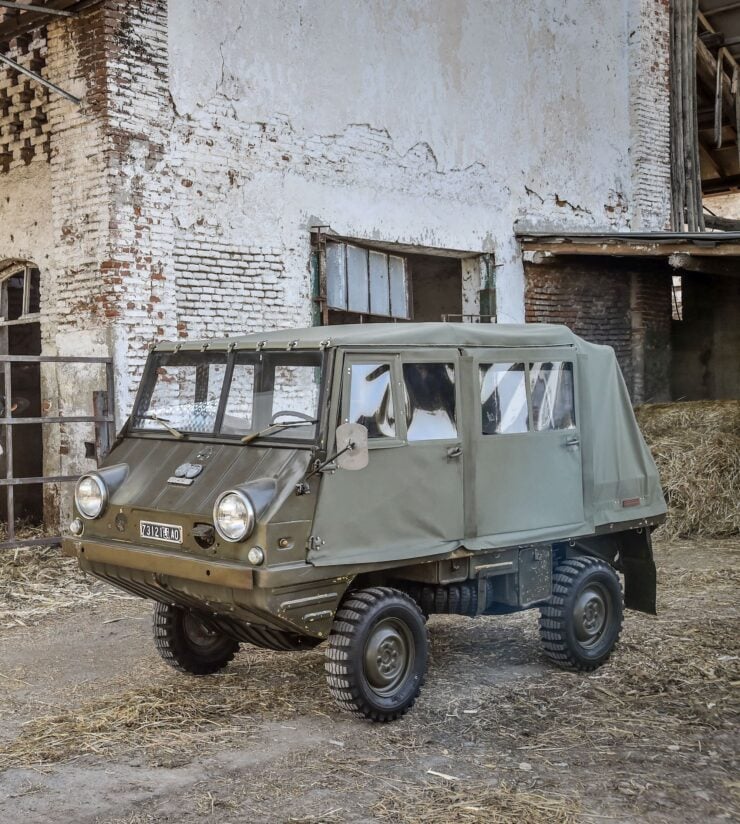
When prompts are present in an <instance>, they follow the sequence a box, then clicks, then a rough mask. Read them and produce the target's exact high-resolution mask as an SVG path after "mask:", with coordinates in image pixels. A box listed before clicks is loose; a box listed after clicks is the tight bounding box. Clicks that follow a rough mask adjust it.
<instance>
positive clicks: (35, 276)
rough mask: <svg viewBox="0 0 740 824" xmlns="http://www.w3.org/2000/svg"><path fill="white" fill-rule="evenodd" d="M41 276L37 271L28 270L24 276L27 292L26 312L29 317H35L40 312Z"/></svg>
mask: <svg viewBox="0 0 740 824" xmlns="http://www.w3.org/2000/svg"><path fill="white" fill-rule="evenodd" d="M40 279H41V275H40V272H39V270H38V269H29V270H28V273H27V274H26V280H27V281H28V282H27V284H26V290H27V291H28V306H26V312H27V313H28V314H29V315H37V314H38V313H39V312H40V311H41V291H40V283H39V281H40Z"/></svg>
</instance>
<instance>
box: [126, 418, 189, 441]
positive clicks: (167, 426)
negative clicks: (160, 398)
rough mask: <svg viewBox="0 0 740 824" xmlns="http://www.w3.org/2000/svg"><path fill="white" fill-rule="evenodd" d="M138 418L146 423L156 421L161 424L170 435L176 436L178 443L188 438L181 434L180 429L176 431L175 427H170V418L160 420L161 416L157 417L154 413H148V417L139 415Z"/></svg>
mask: <svg viewBox="0 0 740 824" xmlns="http://www.w3.org/2000/svg"><path fill="white" fill-rule="evenodd" d="M136 417H137V418H141V419H142V420H145V421H156V422H157V423H161V424H162V426H163V427H164V428H165V429H166V430H167V431H168V432H169V433H170V434H172V435H174V436H175V437H176V438H177V439H178V441H182V440H184V439H185V438H186V437H187V436H186V435H185V434H184V433H182V432H180V430H179V429H175V427H174V426H170V422H169V419H168V418H160V417H159V415H155V414H154V412H147V414H146V415H137V416H136Z"/></svg>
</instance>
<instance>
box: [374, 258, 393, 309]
mask: <svg viewBox="0 0 740 824" xmlns="http://www.w3.org/2000/svg"><path fill="white" fill-rule="evenodd" d="M390 312H391V301H390V292H389V291H388V255H384V254H383V253H382V252H372V251H371V252H370V314H372V315H389V314H390Z"/></svg>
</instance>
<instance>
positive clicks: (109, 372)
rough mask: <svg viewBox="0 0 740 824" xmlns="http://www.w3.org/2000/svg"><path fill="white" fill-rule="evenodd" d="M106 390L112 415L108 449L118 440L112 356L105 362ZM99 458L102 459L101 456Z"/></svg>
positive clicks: (107, 412)
mask: <svg viewBox="0 0 740 824" xmlns="http://www.w3.org/2000/svg"><path fill="white" fill-rule="evenodd" d="M105 391H106V394H107V396H108V408H107V409H106V410H105V411H106V414H107V415H109V417H110V422H109V423H108V450H110V448H111V446H112V445H113V443H114V441H115V440H116V387H115V384H114V377H113V360H112V359H111V358H109V359H108V362H107V363H106V364H105ZM98 460H100V458H99V457H98Z"/></svg>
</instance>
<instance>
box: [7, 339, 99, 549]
mask: <svg viewBox="0 0 740 824" xmlns="http://www.w3.org/2000/svg"><path fill="white" fill-rule="evenodd" d="M14 363H39V364H41V363H73V364H77V363H95V364H103V365H105V381H106V389H105V391H100V392H96V393H95V395H94V397H95V396H105V399H104V400H105V404H104V407H103V411H104V414H100V415H98V414H95V415H82V416H69V417H62V416H53V417H39V418H8V417H2V418H0V426H5V453H6V460H7V467H6V477H5V478H0V487H3V486H4V487H6V489H7V492H6V495H7V501H8V513H7V514H8V527H7V533H8V534H7V540H5V541H0V550H2V549H13V548H15V547H20V546H56V545H58V544H59V543H60V542H61V537H60V536H45V537H43V538H28V539H22V540H17V539H16V530H15V497H14V490H15V487H16V486H25V485H32V484H48V483H66V482H71V481H77V480H78V479H79V478H80V475H79V474H76V475H46V476H38V477H32V478H14V477H13V428H12V427H13V426H16V425H19V424H20V425H22V424H45V423H56V424H63V423H95V424H104V425H105V428H104V436H103V438H102V441H103V443H105V442H106V440H107V443H108V445H110V444H111V443H112V442H113V439H114V437H115V414H114V395H113V392H114V385H113V377H114V376H113V360H112V358H104V357H71V356H61V355H0V364H2V365H3V366H2V369H1V370H0V374H3V375H4V378H5V393H4V394H5V408H6V409H12V405H13V397H12V383H11V374H12V373H11V370H12V364H14ZM6 414H7V413H6ZM98 428H99V427H97V426H96V430H97V429H98ZM101 428H102V427H101ZM100 457H101V456H100V455H99V456H98V459H100Z"/></svg>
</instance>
